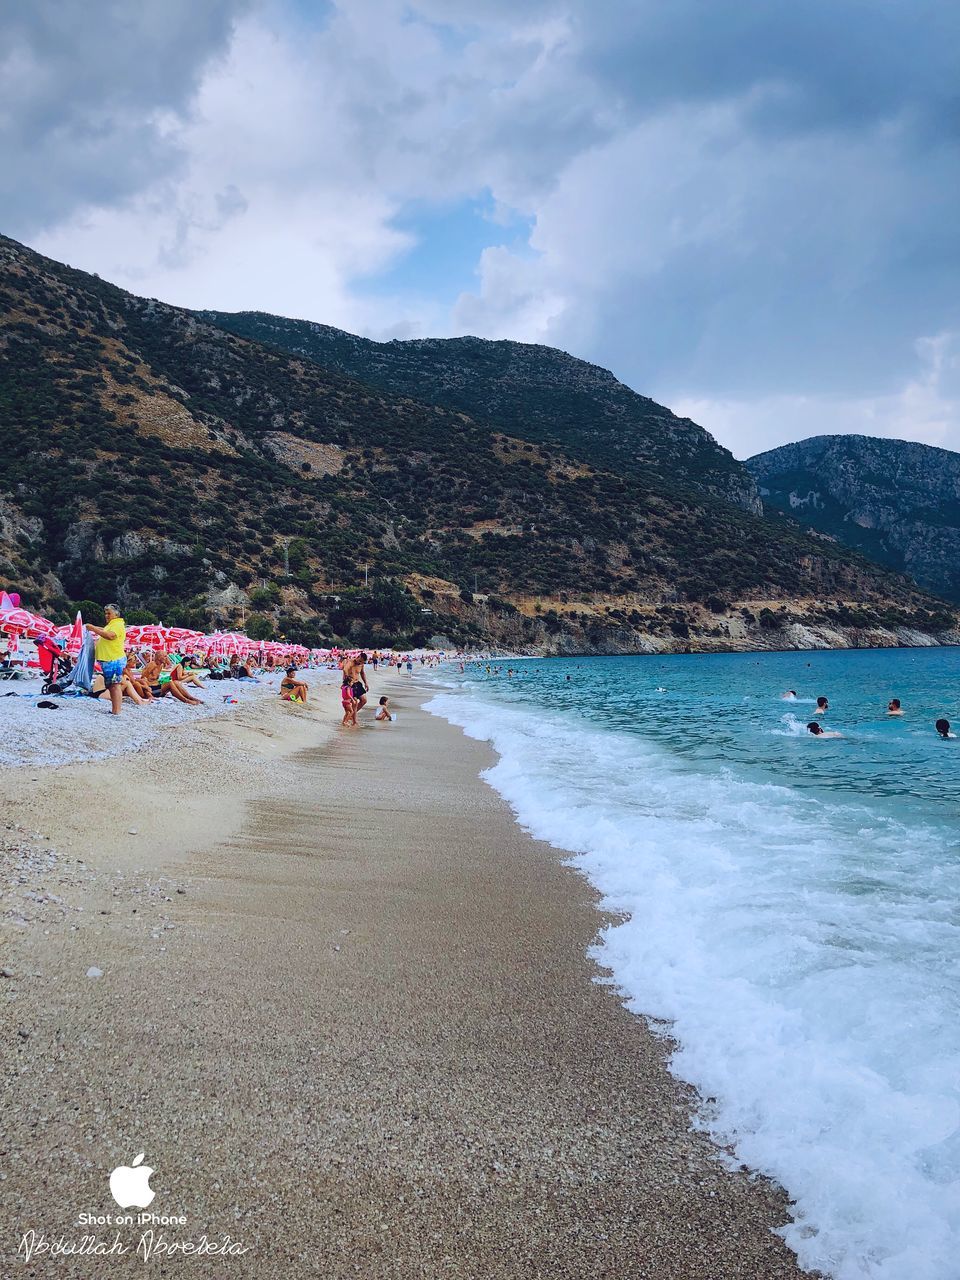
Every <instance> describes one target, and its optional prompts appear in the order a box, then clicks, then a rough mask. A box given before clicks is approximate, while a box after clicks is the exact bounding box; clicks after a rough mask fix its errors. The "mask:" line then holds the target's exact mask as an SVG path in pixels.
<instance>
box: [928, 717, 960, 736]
mask: <svg viewBox="0 0 960 1280" xmlns="http://www.w3.org/2000/svg"><path fill="white" fill-rule="evenodd" d="M934 728H935V729H936V731H937V733H939V735H940V737H941V738H955V737H956V736H957V735H956V734H955V733H952V732H951V730H950V721H949V720H938V721H937V723H936V724H935V725H934Z"/></svg>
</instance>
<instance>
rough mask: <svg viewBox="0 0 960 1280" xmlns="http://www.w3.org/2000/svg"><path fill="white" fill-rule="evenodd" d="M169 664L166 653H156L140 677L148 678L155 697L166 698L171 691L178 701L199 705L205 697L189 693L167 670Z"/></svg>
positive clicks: (193, 705)
mask: <svg viewBox="0 0 960 1280" xmlns="http://www.w3.org/2000/svg"><path fill="white" fill-rule="evenodd" d="M167 665H168V664H167V660H166V655H165V654H162V653H155V654H153V656H152V657H151V658H150V661H149V662H148V663H147V665H146V666H145V667H144V668H143V670H142V671H141V673H140V678H141V679H142V680H146V682H147V684H148V685H149V686H150V692H151V693H152V694H153V696H154V697H155V698H165V697H166V696H167V694H168V693H170V694H172V695H173V697H174V698H175V699H176V701H177V702H186V703H188V704H189V705H190V706H192V707H199V706H200V705H201V703H202V701H203V699H202V698H194V697H193V695H192V694H189V693H187V691H186V689H185V688H184V687H183V685H182V684H181V683H180V681H179V680H177V679H175V678H174V677H173V676H172V675H170V673H169V672H168V671H167V670H166V667H167Z"/></svg>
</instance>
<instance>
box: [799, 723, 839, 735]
mask: <svg viewBox="0 0 960 1280" xmlns="http://www.w3.org/2000/svg"><path fill="white" fill-rule="evenodd" d="M807 732H808V733H812V734H813V736H814V737H815V738H842V737H843V734H842V733H838V732H837V731H836V729H824V727H823V725H822V724H820V723H819V722H818V721H817V720H811V721H810V723H809V724H808V725H807Z"/></svg>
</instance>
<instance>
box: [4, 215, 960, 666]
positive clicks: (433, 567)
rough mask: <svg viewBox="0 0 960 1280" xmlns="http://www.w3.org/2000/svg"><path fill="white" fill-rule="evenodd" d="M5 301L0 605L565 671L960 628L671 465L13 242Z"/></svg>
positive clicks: (898, 584)
mask: <svg viewBox="0 0 960 1280" xmlns="http://www.w3.org/2000/svg"><path fill="white" fill-rule="evenodd" d="M0 300H2V308H0V457H2V459H3V468H2V472H0V583H3V584H4V585H7V586H12V587H17V588H19V589H20V590H21V591H22V592H23V594H24V596H25V598H26V599H27V600H28V601H29V602H30V603H33V604H37V605H42V606H44V607H46V608H49V609H51V610H53V611H55V612H57V613H58V614H59V615H60V616H61V617H66V616H68V614H69V612H70V611H71V610H72V609H73V608H74V606H75V605H76V603H77V602H80V601H84V600H94V601H96V600H101V601H102V600H104V599H106V598H108V597H115V596H116V597H119V599H120V600H121V602H122V603H123V605H124V607H125V609H126V610H127V612H128V616H130V615H131V614H132V613H133V612H134V611H136V613H137V616H138V617H142V618H147V617H150V616H162V618H163V619H164V620H165V621H168V622H182V623H187V624H198V625H199V624H202V625H208V624H209V623H210V622H211V621H218V622H239V621H241V619H244V620H250V625H251V627H252V628H253V629H255V630H256V631H257V632H258V633H259V634H261V635H263V636H267V635H271V634H284V635H287V636H290V637H292V636H297V637H300V638H302V639H304V640H305V641H307V642H310V643H319V642H321V641H322V640H323V639H329V638H334V637H336V638H343V639H350V638H359V637H361V636H362V637H363V638H365V639H367V640H369V641H370V642H372V643H377V642H379V643H389V642H390V641H397V642H401V643H412V642H416V641H420V640H425V639H427V638H428V637H429V636H430V635H432V634H437V633H439V634H445V635H446V636H448V637H450V638H451V639H453V640H455V641H462V642H464V643H482V642H484V641H496V642H502V643H509V644H514V645H520V644H540V645H543V646H545V647H548V648H552V649H568V650H571V651H572V650H584V649H591V650H597V651H604V650H620V651H630V650H634V649H638V648H644V647H651V646H660V647H663V646H671V647H685V646H687V645H689V644H696V645H699V644H704V645H713V646H714V647H730V646H731V645H737V644H741V645H742V644H746V643H749V642H751V639H752V637H755V636H760V638H761V641H762V642H764V643H771V644H773V643H776V642H777V640H778V638H779V637H780V636H781V633H782V634H783V636H785V637H786V638H785V639H784V640H783V642H784V643H793V642H794V639H795V638H796V637H794V638H793V639H792V638H791V636H790V635H788V634H787V631H786V630H785V629H786V628H789V627H790V626H794V627H800V626H815V625H822V626H825V627H829V626H834V625H835V626H863V627H879V626H881V625H885V626H888V627H908V626H909V627H913V628H915V629H917V630H925V631H930V630H936V629H940V630H942V629H943V628H946V627H949V626H951V625H952V622H953V620H952V618H951V617H950V616H949V615H948V614H946V613H945V612H944V611H943V610H942V608H941V607H940V606H939V605H937V603H936V602H933V601H931V600H930V599H929V598H926V597H923V596H922V595H921V594H920V593H918V592H916V591H914V590H912V589H910V588H908V587H907V586H906V585H905V583H904V582H903V581H901V580H898V579H896V578H891V577H890V576H889V575H885V574H884V573H883V572H881V571H880V570H877V569H876V568H875V567H873V566H871V565H869V564H867V563H866V562H865V561H863V560H861V559H859V558H858V557H855V556H851V555H850V554H849V553H847V552H846V551H844V550H841V549H839V548H837V547H836V546H834V545H832V544H831V543H829V542H825V541H822V540H818V539H811V538H809V537H806V536H804V535H803V534H802V533H801V532H800V531H799V530H797V529H794V528H782V527H780V525H779V524H772V523H771V522H769V521H766V520H764V519H762V518H761V517H759V516H756V515H753V514H751V513H750V512H748V511H745V510H743V509H742V508H741V507H739V506H737V505H735V504H734V503H733V502H730V501H725V500H724V499H722V498H721V497H719V496H717V495H716V493H714V492H712V491H710V489H709V488H704V487H701V486H699V485H698V483H697V481H696V479H695V478H693V477H691V476H687V477H684V478H683V479H680V478H679V477H680V474H681V469H679V468H677V467H675V468H674V470H673V472H672V473H671V475H670V476H669V477H664V476H663V475H661V471H660V468H662V467H665V466H666V463H665V462H664V461H663V458H664V457H665V456H666V455H665V454H662V455H661V462H660V463H657V464H656V465H654V463H653V461H649V459H648V461H649V465H647V464H644V465H641V464H640V463H639V462H637V463H636V465H635V466H631V467H626V466H616V467H613V468H608V467H605V466H602V465H600V458H599V455H598V456H597V457H596V458H595V459H594V461H592V462H589V461H587V460H586V459H585V452H584V447H579V446H578V447H577V448H576V449H574V448H573V447H572V446H571V447H570V448H569V449H567V448H562V447H561V446H560V445H559V444H556V443H549V444H548V443H545V442H544V441H534V440H530V439H525V438H521V437H520V436H518V435H515V434H511V433H508V432H507V431H506V429H505V428H504V427H500V428H498V429H494V428H493V427H492V426H491V425H490V423H489V422H483V423H481V422H478V421H476V420H475V419H473V418H472V417H470V416H469V415H467V414H465V413H464V412H462V411H460V410H458V409H455V408H451V407H449V406H446V405H441V404H430V403H424V402H423V401H420V400H416V399H413V398H410V397H407V396H404V395H400V394H398V393H396V392H393V391H391V392H387V391H385V390H383V389H382V388H378V387H375V386H372V385H370V383H369V382H368V383H363V382H360V381H357V380H354V379H353V378H350V377H347V376H345V375H344V374H343V373H341V372H339V371H338V370H332V369H328V368H324V367H321V366H320V365H319V364H318V363H317V362H316V361H315V360H313V359H307V358H303V357H296V356H292V355H290V354H288V353H286V352H282V351H280V350H278V349H276V347H273V346H267V345H264V344H262V343H259V342H255V341H253V340H250V339H246V338H242V337H239V336H236V335H234V334H231V333H227V332H225V331H224V330H223V329H221V328H219V327H215V326H213V325H211V324H209V323H206V322H205V321H204V320H203V319H201V318H200V317H198V315H196V314H195V313H191V312H189V311H185V310H183V309H180V308H176V307H170V306H166V305H163V304H161V303H158V302H155V301H148V300H145V299H142V298H137V297H135V296H133V295H131V294H129V293H126V292H124V291H123V290H121V289H118V288H116V287H114V286H112V285H109V284H107V283H105V282H104V281H101V280H99V279H98V278H96V277H94V276H90V275H87V274H85V273H83V272H80V271H76V270H73V269H71V268H68V267H65V266H62V265H61V264H58V263H55V262H52V261H50V260H48V259H45V258H42V257H40V256H39V255H37V254H35V253H32V252H31V251H30V250H28V249H25V248H24V247H22V246H20V245H18V244H16V243H15V242H14V241H11V240H6V239H2V238H0ZM495 345H496V344H495ZM532 350H536V351H542V349H541V348H535V349H532ZM563 359H564V360H566V359H568V358H567V357H563ZM587 367H589V366H587ZM631 394H632V393H631ZM522 417H523V414H522V413H520V412H519V411H518V413H517V415H516V416H515V419H514V428H515V430H517V431H519V430H520V428H521V426H522V421H521V419H522ZM675 421H676V422H679V421H680V420H675ZM537 430H538V431H539V427H537ZM604 430H605V431H608V427H606V426H605V427H604ZM651 430H652V428H651ZM695 430H697V431H699V429H698V428H697V429H695ZM608 434H609V431H608ZM671 449H672V446H671ZM654 452H655V450H654V449H653V446H651V447H650V450H649V453H650V458H652V457H653V453H654ZM718 452H719V453H722V452H723V451H718ZM701 478H702V477H701ZM781 523H782V522H781ZM764 609H766V610H767V613H768V614H769V615H770V616H771V617H772V618H773V623H774V625H772V626H771V625H770V622H769V619H768V620H767V621H766V622H764V621H763V619H762V617H761V614H762V611H763V610H764ZM844 611H845V612H844ZM250 615H253V617H252V619H251V617H250ZM841 616H844V617H848V618H849V617H853V618H854V619H855V621H852V622H849V621H848V622H846V623H844V622H840V621H839V618H840V617H841ZM761 632H762V634H761ZM797 642H799V641H797ZM866 642H870V641H866Z"/></svg>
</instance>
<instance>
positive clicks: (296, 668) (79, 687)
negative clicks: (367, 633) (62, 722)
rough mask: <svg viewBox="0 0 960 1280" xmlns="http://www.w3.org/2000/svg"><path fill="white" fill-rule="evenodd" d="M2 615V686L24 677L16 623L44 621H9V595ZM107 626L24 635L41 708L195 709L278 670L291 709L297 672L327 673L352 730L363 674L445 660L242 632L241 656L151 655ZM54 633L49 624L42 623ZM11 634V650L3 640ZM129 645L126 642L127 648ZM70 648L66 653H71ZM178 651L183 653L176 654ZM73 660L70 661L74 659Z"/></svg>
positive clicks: (297, 693) (122, 627)
mask: <svg viewBox="0 0 960 1280" xmlns="http://www.w3.org/2000/svg"><path fill="white" fill-rule="evenodd" d="M3 608H4V610H6V612H3V611H0V622H4V621H5V620H6V621H7V622H9V623H10V626H9V627H7V628H4V627H0V679H14V678H18V677H19V676H20V674H21V673H22V672H23V666H24V664H23V663H22V662H21V664H20V665H19V666H16V665H15V664H14V661H13V657H12V653H11V648H12V649H13V650H16V649H17V647H18V646H17V644H16V643H15V641H16V639H17V638H18V637H17V633H16V630H15V629H14V626H13V623H14V622H16V623H18V624H19V625H20V626H21V627H22V628H24V629H26V628H29V627H30V625H31V619H33V620H35V621H36V622H37V623H42V622H43V621H44V620H43V619H40V618H39V617H38V616H36V615H29V614H25V616H21V614H20V613H17V614H14V613H13V609H14V608H16V609H18V610H19V597H17V598H16V601H15V603H14V602H13V601H11V598H10V597H9V596H7V595H4V596H3ZM103 612H104V621H103V623H102V624H101V625H98V624H95V623H87V624H85V625H83V624H81V619H80V617H79V615H78V617H77V622H76V624H75V627H74V628H73V629H72V630H71V635H70V637H69V639H70V642H71V643H70V645H69V646H68V643H67V639H66V638H65V637H64V636H63V634H62V633H63V632H65V631H66V630H67V628H60V629H58V634H56V635H54V634H51V633H50V631H49V630H44V631H38V632H36V633H34V634H32V635H30V636H29V638H31V639H33V641H34V643H35V644H36V654H35V657H34V659H33V660H32V661H31V663H30V665H31V666H37V667H39V669H40V675H41V676H42V677H43V678H44V683H43V692H44V694H45V698H44V699H42V700H40V701H38V702H37V706H38V707H52V708H56V707H57V706H58V704H57V703H55V702H52V701H50V697H49V696H46V695H62V696H70V695H86V696H89V697H92V698H96V699H102V700H104V701H108V702H109V704H110V712H111V714H112V715H119V714H120V713H121V711H122V710H123V707H124V705H125V703H127V702H129V703H131V704H133V705H135V706H138V707H142V706H148V705H150V704H156V703H157V702H159V701H160V700H161V699H164V698H167V697H170V698H171V699H173V700H174V701H176V702H180V703H184V704H185V705H188V706H199V705H201V704H202V703H203V702H204V698H203V697H201V696H200V694H201V693H202V691H203V689H204V687H205V685H206V684H207V682H208V681H223V680H237V681H245V682H246V681H249V682H254V683H259V682H261V681H262V680H263V679H264V678H265V677H269V676H272V675H275V674H276V673H277V671H278V669H280V670H282V672H283V674H282V678H281V680H280V686H279V694H280V698H281V699H282V700H283V701H285V702H289V703H292V704H296V705H300V706H306V705H307V702H308V699H309V697H310V691H309V685H308V682H307V679H306V678H305V676H304V674H303V670H302V668H303V667H304V666H306V667H311V666H312V667H315V668H326V669H327V670H328V671H337V670H339V671H340V673H341V677H342V679H341V704H342V709H343V721H342V723H343V725H344V726H345V727H351V728H354V727H357V725H358V719H357V716H358V713H359V712H360V711H361V710H362V709H363V708H364V707H365V706H366V705H367V701H368V697H369V694H370V685H369V680H368V677H367V667H368V665H369V667H370V668H372V670H373V671H374V672H376V671H378V670H380V669H383V670H387V671H396V672H397V673H398V674H399V673H402V672H406V674H407V675H408V676H409V675H412V674H413V672H414V670H415V668H416V667H417V666H419V667H420V668H421V669H424V668H429V669H433V668H435V667H437V666H439V664H440V662H441V661H442V660H443V658H444V655H443V654H439V653H431V652H421V653H418V654H414V653H411V652H407V653H402V652H394V651H392V650H380V649H375V650H373V651H372V652H371V653H370V654H368V653H367V652H365V651H347V652H342V651H340V650H337V649H333V650H319V651H318V650H313V651H308V650H306V649H303V648H301V647H298V646H286V647H284V646H264V645H260V646H257V645H256V644H255V643H254V642H252V641H249V640H248V638H247V637H245V636H243V635H242V634H241V633H233V634H232V639H233V640H234V641H235V642H238V643H240V642H242V645H243V647H242V649H241V650H239V651H237V650H234V651H233V652H229V653H226V652H223V651H221V650H219V649H215V648H213V647H212V646H210V645H207V646H206V647H203V646H202V645H200V646H197V647H191V646H190V645H189V644H186V645H180V646H179V648H177V649H174V648H172V647H169V646H163V647H157V648H152V647H150V646H148V645H145V644H144V643H143V634H142V633H143V630H144V628H143V627H137V628H129V629H128V627H127V624H126V622H125V620H124V618H123V616H122V614H121V611H120V609H119V607H118V606H117V605H115V604H107V605H105V606H104V610H103ZM46 625H47V627H48V628H52V624H46ZM149 630H150V633H151V638H153V636H154V635H156V636H157V637H164V638H165V637H167V636H168V635H170V634H171V633H172V632H173V631H175V629H164V628H163V627H161V626H160V625H159V624H158V625H157V626H156V627H150V628H149ZM11 631H12V632H13V636H14V643H13V644H12V646H11V641H10V639H9V638H8V637H9V635H10V633H11ZM179 636H180V638H181V639H183V638H184V637H185V636H192V638H193V639H194V640H197V639H198V638H200V637H199V633H185V632H182V631H181V632H180V633H179ZM131 639H132V641H133V643H130V641H131ZM68 647H69V653H68ZM278 647H279V649H280V656H281V658H282V656H284V655H285V653H288V652H290V651H291V649H292V650H293V651H295V652H297V653H300V654H302V655H306V656H305V658H304V659H303V660H302V661H301V662H300V663H295V662H288V663H286V664H284V663H283V662H282V661H280V659H278V655H277V653H276V652H275V651H274V650H275V649H276V648H278ZM181 650H182V651H181ZM71 655H72V656H71ZM223 700H224V702H225V703H229V702H236V698H234V697H231V696H230V694H229V692H228V693H226V694H224V699H223ZM374 719H375V720H376V721H378V722H380V723H391V722H392V721H393V719H394V712H393V711H392V709H391V707H390V700H389V698H388V697H386V696H382V697H381V698H380V699H379V701H378V703H377V706H376V711H375V716H374Z"/></svg>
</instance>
